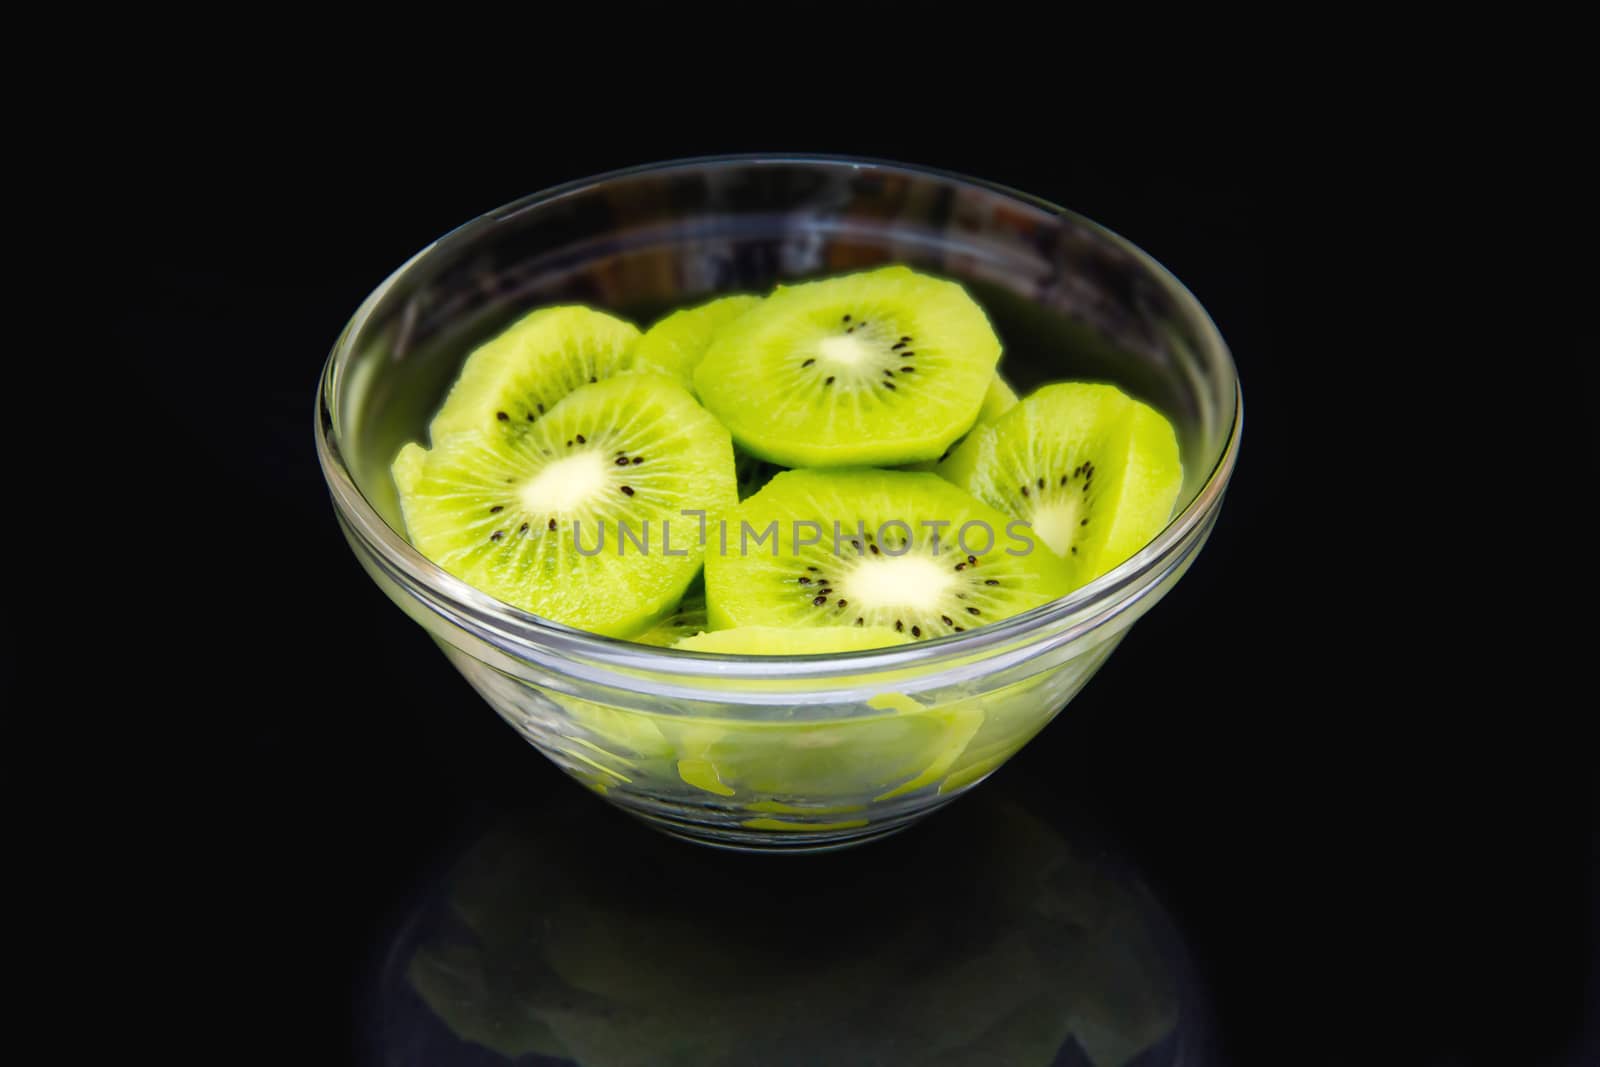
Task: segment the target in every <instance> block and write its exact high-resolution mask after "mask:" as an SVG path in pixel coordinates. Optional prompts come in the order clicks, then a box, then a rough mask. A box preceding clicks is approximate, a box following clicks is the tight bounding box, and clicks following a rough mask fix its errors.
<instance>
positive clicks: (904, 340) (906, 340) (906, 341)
mask: <svg viewBox="0 0 1600 1067" xmlns="http://www.w3.org/2000/svg"><path fill="white" fill-rule="evenodd" d="M900 343H901V344H903V345H908V344H910V343H911V338H909V337H902V338H900Z"/></svg>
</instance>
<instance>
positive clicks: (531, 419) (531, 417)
mask: <svg viewBox="0 0 1600 1067" xmlns="http://www.w3.org/2000/svg"><path fill="white" fill-rule="evenodd" d="M528 421H529V422H532V421H533V412H531V411H530V412H528Z"/></svg>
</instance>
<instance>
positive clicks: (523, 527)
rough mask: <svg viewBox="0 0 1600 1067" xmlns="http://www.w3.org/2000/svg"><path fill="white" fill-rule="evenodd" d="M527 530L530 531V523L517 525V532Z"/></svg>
mask: <svg viewBox="0 0 1600 1067" xmlns="http://www.w3.org/2000/svg"><path fill="white" fill-rule="evenodd" d="M527 532H528V524H527V523H523V524H522V525H521V526H519V527H517V533H527Z"/></svg>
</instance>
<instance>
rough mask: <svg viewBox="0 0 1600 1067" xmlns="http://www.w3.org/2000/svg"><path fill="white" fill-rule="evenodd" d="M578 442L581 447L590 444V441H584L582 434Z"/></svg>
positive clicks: (578, 437)
mask: <svg viewBox="0 0 1600 1067" xmlns="http://www.w3.org/2000/svg"><path fill="white" fill-rule="evenodd" d="M576 440H577V442H578V443H579V444H580V445H586V444H588V443H589V442H588V441H585V440H584V439H583V434H581V433H580V434H579V435H578V436H577V438H576Z"/></svg>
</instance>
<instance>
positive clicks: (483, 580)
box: [395, 373, 736, 637]
mask: <svg viewBox="0 0 1600 1067" xmlns="http://www.w3.org/2000/svg"><path fill="white" fill-rule="evenodd" d="M395 482H396V485H397V486H398V487H399V489H400V502H401V508H402V511H403V513H404V516H405V523H406V528H407V531H408V532H409V534H410V536H411V541H412V544H414V545H415V546H416V547H417V548H418V549H419V550H420V551H421V552H422V553H423V554H424V555H426V556H427V557H428V558H429V559H431V560H433V561H434V562H435V563H437V564H439V565H440V566H441V567H443V568H444V569H445V570H447V571H449V572H450V573H452V574H454V575H456V576H457V577H459V578H461V579H463V580H464V581H466V582H468V583H470V584H471V585H473V586H475V587H476V588H478V589H480V590H482V591H483V592H485V593H488V594H490V595H491V596H495V597H498V598H500V599H501V600H504V601H505V602H507V603H508V604H512V605H514V606H516V607H519V608H522V609H524V610H526V611H530V612H533V613H534V614H537V615H542V616H544V617H545V618H547V619H552V620H554V621H556V622H560V623H564V624H566V625H568V626H573V627H577V628H579V629H584V630H589V631H592V632H594V633H598V634H604V635H607V636H612V637H630V636H633V635H635V634H638V633H640V632H642V631H644V630H646V629H648V628H649V627H650V626H651V625H652V624H654V623H655V622H656V621H657V620H659V619H660V618H661V617H662V616H663V615H665V614H667V613H668V612H669V611H670V610H671V609H672V608H673V606H674V605H676V604H678V602H679V601H680V599H681V598H682V597H683V594H684V591H685V589H686V588H687V587H688V585H689V583H690V582H691V581H692V580H693V579H694V577H695V574H696V573H697V572H698V571H699V569H700V565H701V560H702V559H703V556H704V548H703V546H702V544H701V541H700V524H699V521H698V520H697V519H695V518H692V517H691V518H689V519H685V518H684V517H683V511H684V510H685V509H698V510H704V511H706V512H707V513H708V515H710V516H717V515H720V514H721V513H722V512H723V511H724V510H726V509H728V508H731V507H732V506H733V504H734V503H735V499H736V498H735V493H734V482H733V446H732V443H731V442H730V440H729V438H728V432H727V431H726V430H724V429H723V428H722V426H721V425H720V424H718V423H717V421H716V420H715V419H713V418H712V417H711V416H710V415H709V414H707V413H706V411H705V409H704V408H702V407H700V405H699V404H697V403H695V401H694V398H693V397H691V396H690V395H689V394H688V392H687V391H686V390H685V389H684V388H683V387H682V386H681V385H679V384H678V383H677V382H675V381H673V380H672V379H670V378H666V377H664V376H662V375H656V374H643V373H639V374H624V375H619V376H618V377H615V378H611V379H607V380H604V381H601V382H599V383H598V384H594V385H584V386H580V387H579V388H578V389H576V390H574V391H573V392H572V393H570V394H569V395H568V396H567V397H566V398H565V399H563V400H561V401H559V402H558V403H557V404H556V405H555V406H554V407H552V408H550V409H549V411H548V412H547V413H546V414H545V415H544V416H543V417H542V418H540V419H538V420H537V421H535V422H534V423H532V424H531V425H530V427H529V428H528V429H527V430H526V431H525V432H523V433H521V434H518V435H516V436H515V437H506V436H504V435H501V434H499V433H496V432H494V431H492V430H490V431H487V432H483V431H478V432H461V433H454V434H450V435H448V436H446V437H444V438H442V439H439V440H436V441H435V443H434V447H433V449H432V450H431V451H429V452H427V453H426V454H425V455H424V456H418V455H417V452H416V450H415V449H407V450H404V451H403V452H402V453H401V455H400V456H399V457H397V459H396V462H395ZM669 538H670V540H669Z"/></svg>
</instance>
